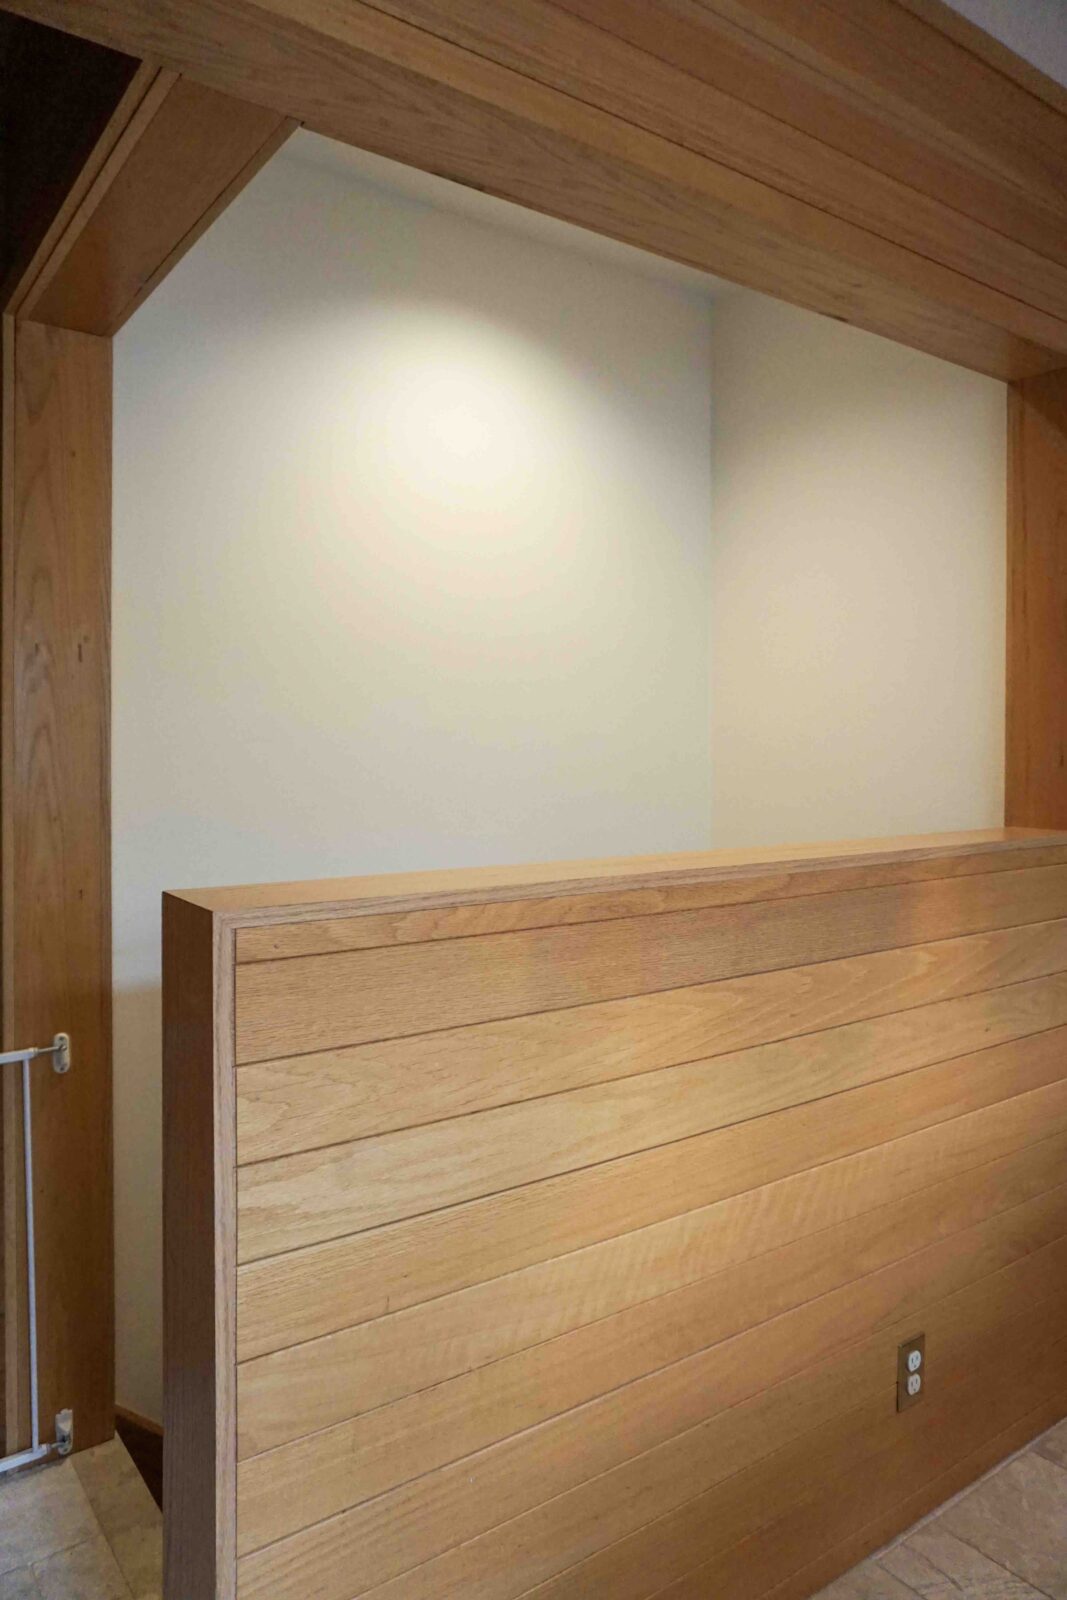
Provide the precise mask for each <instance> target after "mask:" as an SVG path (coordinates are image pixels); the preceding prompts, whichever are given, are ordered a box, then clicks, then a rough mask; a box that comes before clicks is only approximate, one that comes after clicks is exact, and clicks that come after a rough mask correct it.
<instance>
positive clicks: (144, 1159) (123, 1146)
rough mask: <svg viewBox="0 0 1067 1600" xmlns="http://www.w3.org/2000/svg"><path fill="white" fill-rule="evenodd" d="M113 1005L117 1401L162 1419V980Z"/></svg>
mask: <svg viewBox="0 0 1067 1600" xmlns="http://www.w3.org/2000/svg"><path fill="white" fill-rule="evenodd" d="M114 1007H115V1010H114V1029H115V1046H114V1059H115V1089H114V1096H115V1152H116V1160H115V1301H116V1304H115V1341H116V1352H115V1354H116V1368H117V1371H118V1373H119V1374H120V1380H119V1389H118V1392H117V1394H116V1401H117V1403H118V1404H119V1405H120V1406H123V1407H125V1408H126V1409H127V1410H130V1411H137V1412H140V1414H141V1415H142V1416H145V1417H149V1418H151V1419H152V1420H153V1421H155V1422H162V1420H163V1374H162V1371H161V1370H160V1368H159V1365H158V1361H157V1360H156V1356H157V1352H158V1339H157V1337H156V1332H155V1330H156V1329H157V1328H158V1327H159V1326H160V1322H161V1318H162V1302H163V1262H162V1254H161V1245H160V1216H161V1213H162V1207H163V1184H162V1179H163V1174H162V1160H163V1152H162V1082H161V1061H162V1016H163V1007H162V992H161V990H160V987H159V984H158V983H156V984H147V985H144V986H136V987H132V988H118V987H117V988H116V989H115V996H114ZM120 1153H121V1154H120Z"/></svg>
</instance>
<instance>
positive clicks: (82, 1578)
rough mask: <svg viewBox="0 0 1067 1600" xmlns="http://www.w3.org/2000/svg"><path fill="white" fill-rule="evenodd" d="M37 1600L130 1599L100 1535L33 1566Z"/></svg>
mask: <svg viewBox="0 0 1067 1600" xmlns="http://www.w3.org/2000/svg"><path fill="white" fill-rule="evenodd" d="M33 1575H34V1577H35V1578H36V1579H37V1587H38V1589H39V1590H40V1593H41V1600H130V1591H129V1587H128V1586H127V1583H126V1580H125V1578H124V1577H123V1576H122V1573H121V1572H120V1571H119V1568H118V1563H117V1562H116V1560H115V1557H114V1556H113V1555H112V1554H111V1547H110V1545H109V1544H108V1542H107V1540H106V1539H105V1538H104V1536H103V1534H102V1533H98V1534H97V1535H96V1537H95V1538H93V1539H89V1540H87V1541H86V1542H85V1543H84V1544H76V1545H75V1546H74V1547H73V1548H72V1549H70V1550H61V1551H60V1552H59V1554H58V1555H54V1556H50V1557H49V1558H48V1560H47V1561H42V1562H39V1563H38V1564H37V1565H35V1566H34V1569H33Z"/></svg>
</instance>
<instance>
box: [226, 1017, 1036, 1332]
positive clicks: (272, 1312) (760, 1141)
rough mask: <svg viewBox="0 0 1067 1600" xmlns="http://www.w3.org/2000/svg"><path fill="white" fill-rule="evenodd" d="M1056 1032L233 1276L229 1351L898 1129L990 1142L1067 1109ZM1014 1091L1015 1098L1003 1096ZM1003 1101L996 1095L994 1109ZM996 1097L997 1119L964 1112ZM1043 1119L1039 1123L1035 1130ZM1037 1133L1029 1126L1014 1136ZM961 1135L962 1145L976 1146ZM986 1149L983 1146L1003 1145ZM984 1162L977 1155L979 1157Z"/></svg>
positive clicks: (696, 1200)
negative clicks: (948, 1127)
mask: <svg viewBox="0 0 1067 1600" xmlns="http://www.w3.org/2000/svg"><path fill="white" fill-rule="evenodd" d="M1065 1039H1067V1034H1065V1033H1064V1031H1063V1030H1054V1031H1052V1032H1049V1033H1046V1034H1039V1035H1035V1036H1034V1037H1032V1038H1030V1039H1027V1040H1023V1041H1018V1042H1016V1043H1013V1044H1011V1045H1007V1046H1000V1047H996V1048H993V1049H990V1050H987V1051H982V1052H979V1053H978V1054H977V1055H974V1056H963V1057H959V1058H957V1059H955V1060H953V1061H950V1062H947V1063H941V1064H939V1065H937V1066H934V1067H929V1068H925V1069H923V1070H922V1071H920V1072H917V1073H915V1074H913V1075H912V1076H911V1077H910V1078H909V1080H908V1092H907V1095H906V1096H902V1095H901V1094H900V1092H899V1087H898V1086H897V1085H896V1084H894V1082H893V1081H892V1080H890V1081H888V1082H886V1083H878V1084H872V1085H869V1086H867V1087H866V1088H863V1089H857V1090H852V1091H850V1092H849V1093H848V1094H843V1095H836V1096H833V1097H831V1098H830V1099H829V1100H826V1101H820V1102H816V1103H815V1104H814V1105H805V1106H795V1107H790V1108H789V1109H788V1110H786V1111H781V1112H775V1113H772V1114H771V1115H770V1116H767V1117H762V1118H760V1119H758V1120H757V1121H756V1122H753V1123H748V1124H744V1125H742V1126H740V1127H738V1128H728V1129H722V1130H719V1131H717V1132H715V1133H713V1134H708V1135H703V1136H701V1137H698V1138H696V1139H692V1140H688V1141H686V1142H684V1143H682V1144H677V1145H672V1146H670V1147H669V1148H668V1149H666V1150H660V1151H652V1152H643V1153H642V1154H640V1155H638V1156H633V1157H628V1158H625V1159H624V1160H622V1161H619V1162H614V1163H607V1164H604V1165H602V1166H598V1167H595V1168H592V1169H590V1170H588V1171H586V1172H583V1173H578V1174H574V1175H573V1176H572V1175H566V1176H564V1177H562V1178H555V1179H548V1180H546V1181H544V1182H542V1183H538V1184H534V1185H531V1186H528V1187H526V1188H523V1189H518V1190H512V1191H510V1192H509V1193H508V1194H505V1195H500V1196H495V1197H493V1198H491V1199H489V1200H476V1201H472V1202H468V1204H467V1205H464V1206H458V1207H453V1208H450V1209H448V1210H444V1211H440V1212H434V1213H431V1214H429V1215H427V1216H424V1217H419V1218H415V1219H411V1220H409V1221H405V1222H402V1223H397V1224H393V1225H391V1226H390V1227H388V1228H383V1229H375V1230H372V1231H370V1232H368V1233H366V1234H359V1235H356V1236H354V1237H351V1238H348V1239H345V1240H343V1241H338V1242H336V1243H333V1242H332V1243H329V1244H326V1245H315V1246H311V1247H309V1248H307V1249H304V1250H298V1251H292V1252H289V1253H287V1254H286V1255H283V1256H280V1257H273V1258H268V1259H267V1260H265V1261H263V1262H255V1263H249V1264H248V1265H246V1266H243V1267H240V1268H239V1269H238V1284H237V1295H238V1352H239V1355H241V1356H249V1355H252V1354H253V1353H256V1352H257V1351H262V1350H269V1349H279V1348H281V1347H283V1346H285V1345H289V1344H292V1343H294V1342H295V1340H296V1339H298V1338H303V1339H305V1340H306V1339H310V1338H312V1337H314V1334H315V1333H316V1332H319V1333H324V1332H325V1331H326V1330H327V1329H328V1328H330V1327H334V1328H340V1329H343V1328H345V1327H347V1326H351V1325H354V1324H358V1323H359V1322H363V1321H367V1320H370V1318H372V1317H374V1316H381V1315H383V1314H385V1313H387V1312H389V1311H391V1310H399V1309H402V1308H403V1307H405V1306H409V1305H416V1304H418V1303H419V1302H421V1301H423V1300H428V1299H430V1298H431V1297H433V1296H434V1295H438V1294H446V1293H449V1292H451V1291H453V1290H456V1289H460V1288H463V1287H466V1286H467V1285H469V1284H472V1283H481V1282H485V1281H487V1280H488V1279H490V1278H493V1277H497V1276H499V1275H501V1274H503V1273H508V1272H515V1271H518V1270H519V1269H520V1268H522V1267H525V1266H530V1265H532V1264H534V1263H535V1262H539V1261H545V1260H549V1259H552V1258H554V1257H555V1256H558V1255H562V1254H565V1253H566V1252H568V1251H571V1250H578V1249H581V1248H583V1247H585V1246H587V1245H591V1244H595V1243H597V1242H598V1241H600V1240H603V1239H610V1238H614V1237H617V1236H618V1235H620V1234H623V1233H627V1232H630V1231H632V1230H633V1229H636V1228H642V1227H647V1226H649V1225H650V1224H652V1223H655V1222H660V1221H663V1220H665V1219H666V1218H668V1217H677V1216H679V1215H681V1214H683V1213H685V1212H687V1211H691V1210H693V1209H695V1208H696V1207H698V1206H704V1205H710V1204H712V1203H713V1202H715V1201H716V1200H721V1199H725V1198H727V1197H728V1196H729V1195H731V1194H740V1193H743V1192H745V1191H747V1190H750V1189H756V1188H759V1187H761V1186H762V1185H765V1184H769V1183H772V1182H773V1181H775V1180H776V1179H779V1178H784V1177H788V1176H789V1175H790V1174H792V1173H797V1172H801V1171H804V1170H805V1169H806V1168H809V1167H814V1166H820V1165H823V1164H824V1163H826V1162H829V1161H833V1160H835V1159H837V1158H839V1157H842V1156H846V1155H850V1154H852V1153H854V1152H856V1151H862V1150H865V1149H869V1148H871V1147H873V1146H878V1145H884V1144H885V1143H886V1142H887V1141H891V1140H895V1139H899V1138H902V1137H903V1136H904V1135H905V1134H908V1133H911V1132H913V1131H916V1130H918V1129H920V1128H926V1127H929V1126H933V1125H936V1124H939V1123H945V1122H954V1123H956V1124H957V1126H956V1127H955V1130H954V1132H955V1136H956V1137H957V1138H958V1139H959V1140H961V1141H962V1142H963V1143H964V1144H965V1145H968V1146H969V1147H971V1148H974V1149H978V1150H981V1149H983V1148H988V1144H987V1143H986V1141H988V1140H989V1139H990V1138H991V1137H992V1138H993V1139H994V1140H995V1141H996V1140H999V1139H1001V1138H1008V1139H1010V1138H1011V1137H1013V1130H1017V1129H1020V1128H1021V1129H1023V1130H1030V1129H1031V1128H1032V1127H1033V1120H1032V1119H1033V1118H1034V1116H1035V1114H1036V1115H1038V1116H1040V1117H1045V1118H1049V1119H1052V1118H1058V1117H1059V1116H1060V1115H1061V1114H1062V1109H1063V1107H1064V1105H1067V1085H1065V1084H1064V1083H1063V1082H1062V1081H1060V1080H1062V1078H1063V1072H1064V1061H1065V1055H1064V1044H1065ZM1008 1097H1011V1098H1008ZM1002 1102H1003V1103H1002ZM992 1106H996V1108H997V1109H996V1112H995V1114H994V1113H992V1112H990V1114H989V1116H986V1117H977V1118H974V1119H969V1118H967V1116H966V1113H969V1112H974V1111H977V1110H979V1109H981V1108H983V1107H992ZM1053 1126H1054V1124H1053V1123H1051V1122H1049V1123H1046V1129H1047V1131H1052V1130H1053ZM1027 1137H1033V1135H1032V1133H1029V1132H1028V1131H1026V1132H1024V1133H1023V1136H1022V1139H1021V1140H1020V1141H1019V1142H1024V1143H1025V1142H1026V1140H1027ZM972 1141H973V1143H972ZM1011 1147H1012V1146H1011V1144H1010V1143H1008V1144H998V1145H997V1146H996V1148H995V1149H994V1150H993V1151H992V1154H993V1155H997V1154H1001V1153H1002V1152H1003V1150H1005V1149H1010V1148H1011ZM982 1159H990V1157H988V1156H987V1157H984V1158H983V1156H982V1155H981V1154H978V1155H976V1156H975V1158H974V1163H973V1164H975V1165H977V1164H978V1163H979V1162H981V1160H982Z"/></svg>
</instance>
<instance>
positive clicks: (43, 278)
mask: <svg viewBox="0 0 1067 1600" xmlns="http://www.w3.org/2000/svg"><path fill="white" fill-rule="evenodd" d="M122 109H123V108H120V112H121V110H122ZM292 126H293V124H292V123H291V122H290V121H289V120H288V119H286V118H284V117H281V116H279V115H278V114H277V113H275V112H272V111H268V110H265V109H264V108H263V107H261V106H255V105H246V104H244V103H243V102H242V101H239V100H235V99H234V98H233V97H232V96H229V95H223V94H219V93H218V92H217V91H215V90H212V89H207V88H204V87H203V86H201V85H200V84H196V83H190V82H188V81H187V80H185V79H182V78H180V77H178V76H177V75H176V74H175V73H173V72H160V71H156V72H155V74H154V75H153V77H152V79H151V81H150V83H149V84H148V85H147V87H146V89H145V91H144V94H143V97H142V99H141V101H140V103H139V105H138V106H137V107H136V110H135V111H134V112H133V114H132V115H131V117H130V120H129V121H128V123H127V125H126V127H125V128H124V129H123V132H122V136H121V138H119V139H118V140H117V142H116V143H115V145H114V148H113V149H111V150H110V151H109V153H108V157H107V160H106V161H105V162H103V164H102V165H101V168H100V170H99V172H98V173H97V174H96V176H95V178H94V180H93V181H92V182H91V183H90V184H88V185H87V187H86V190H85V193H84V195H83V196H82V198H81V200H80V203H79V204H78V206H77V207H76V208H75V209H74V211H73V213H72V215H71V216H70V217H69V219H68V220H67V224H66V227H65V228H64V229H63V231H62V233H61V235H60V236H59V238H58V239H57V240H56V241H55V243H54V246H53V248H52V250H51V252H50V254H49V256H48V257H47V259H46V260H45V261H44V263H43V264H42V265H41V268H40V270H39V272H38V273H37V275H36V277H35V279H34V281H33V283H32V284H31V285H30V286H29V287H28V289H27V290H26V292H25V295H24V296H23V298H22V300H21V302H20V304H19V307H18V310H19V314H20V315H22V316H31V317H33V318H35V319H36V320H38V321H40V322H45V323H50V324H53V325H55V326H57V327H64V328H74V329H79V330H81V331H83V332H86V333H98V334H113V333H115V332H117V330H118V329H119V328H120V327H121V326H122V324H123V323H124V322H125V321H126V320H127V318H128V317H130V316H131V315H132V314H133V312H134V311H135V310H136V309H137V307H138V306H139V305H140V304H141V302H142V301H143V300H144V299H145V298H146V297H147V295H148V294H150V293H151V291H152V289H154V288H155V286H156V284H158V283H159V282H161V281H162V279H163V278H164V277H165V276H166V274H167V273H168V272H169V271H170V270H171V268H172V267H174V266H175V265H176V263H177V262H178V261H179V260H180V259H181V257H182V256H183V255H184V254H185V252H186V251H187V250H188V249H189V248H190V247H191V246H192V245H193V244H194V243H195V242H196V240H197V239H198V238H199V237H200V236H201V234H202V233H203V232H204V231H205V229H206V228H207V227H208V226H209V225H210V223H211V222H212V221H213V220H214V219H215V217H216V216H218V215H219V213H220V212H221V211H222V210H223V209H224V208H225V206H226V205H227V204H228V203H229V201H230V200H231V199H232V198H233V197H234V195H235V194H237V193H238V192H239V191H240V189H242V188H243V187H244V185H245V184H246V183H247V182H248V181H249V180H250V179H251V178H252V177H253V176H254V175H255V173H256V172H257V171H258V170H259V168H260V167H261V166H262V165H263V163H264V162H265V161H267V160H268V159H269V158H270V156H271V155H273V153H274V152H275V151H276V150H277V149H278V148H279V146H280V145H281V143H282V142H283V141H284V139H285V138H286V137H287V136H288V134H289V132H290V131H291V129H292Z"/></svg>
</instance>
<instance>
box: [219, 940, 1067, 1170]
mask: <svg viewBox="0 0 1067 1600" xmlns="http://www.w3.org/2000/svg"><path fill="white" fill-rule="evenodd" d="M257 931H258V930H257ZM1062 970H1067V921H1063V920H1060V921H1055V922H1040V923H1030V924H1026V925H1024V926H1022V927H1019V928H1006V929H1001V930H997V931H995V932H992V933H981V934H972V935H970V936H966V937H964V938H962V939H946V940H943V941H941V942H939V943H937V944H932V945H917V946H913V947H909V948H907V949H904V950H883V951H878V952H876V953H874V954H872V955H867V956H854V957H848V958H846V959H844V960H841V961H826V962H821V963H817V964H816V965H814V966H809V967H802V968H789V969H786V970H785V971H779V972H770V973H759V974H756V975H755V976H751V977H746V978H735V979H726V980H724V981H722V982H719V983H715V984H706V985H701V986H699V987H697V988H690V989H672V990H667V991H666V992H664V993H661V994H654V995H647V996H645V995H642V996H638V997H634V998H629V999H626V1000H612V1001H607V1002H604V1003H603V1004H598V1005H597V1004H595V1005H587V1006H582V1007H578V1008H575V1009H571V1010H564V1011H555V1012H548V1013H541V1014H537V1015H534V1016H529V1017H519V1018H514V1019H510V1020H508V1021H506V1022H500V1023H475V1024H474V1025H472V1026H470V1027H461V1028H452V1029H448V1030H446V1031H444V1032H441V1033H433V1034H422V1035H416V1036H414V1037H412V1038H407V1039H399V1040H388V1041H385V1042H383V1043H380V1044H367V1045H356V1046H353V1047H351V1048H349V1049H346V1050H332V1051H325V1052H312V1053H310V1054H308V1055H300V1056H292V1057H288V1058H285V1057H283V1058H281V1059H280V1060H275V1061H269V1062H260V1063H258V1064H253V1065H249V1066H245V1067H240V1068H238V1070H237V1128H238V1159H239V1161H240V1162H241V1163H242V1164H243V1163H246V1162H251V1161H263V1160H266V1159H267V1158H269V1157H271V1156H279V1155H286V1154H289V1153H291V1152H293V1151H298V1150H313V1149H316V1148H318V1147H320V1146H325V1145H331V1144H339V1143H343V1142H344V1141H345V1140H347V1139H362V1138H366V1137H367V1136H368V1135H371V1134H378V1133H387V1132H389V1131H390V1130H392V1129H400V1128H405V1127H411V1126H412V1125H414V1124H415V1123H416V1119H417V1123H418V1124H421V1123H423V1122H434V1121H437V1120H439V1119H443V1118H449V1117H458V1116H462V1115H464V1114H465V1113H468V1112H475V1111H482V1110H486V1109H488V1108H490V1107H492V1106H499V1105H515V1104H517V1103H519V1102H522V1101H526V1100H531V1099H535V1098H537V1097H540V1096H546V1095H553V1094H559V1093H562V1092H564V1091H566V1090H571V1089H580V1088H584V1087H585V1086H587V1085H590V1084H597V1083H604V1082H609V1081H611V1080H614V1079H619V1078H626V1077H630V1076H633V1075H635V1074H641V1073H648V1072H653V1071H655V1070H657V1069H658V1068H662V1067H669V1066H673V1065H676V1064H677V1063H679V1062H683V1061H693V1060H697V1059H700V1058H701V1057H704V1056H710V1055H713V1054H716V1053H722V1054H725V1053H727V1052H729V1051H731V1050H738V1049H742V1050H743V1049H745V1048H747V1047H749V1046H754V1045H761V1044H765V1043H768V1042H770V1041H772V1040H774V1039H780V1038H783V1037H789V1036H791V1035H796V1034H802V1033H814V1032H816V1031H818V1030H819V1029H824V1028H836V1027H840V1026H842V1025H844V1024H849V1023H852V1022H857V1021H861V1020H863V1019H864V1018H866V1017H870V1016H878V1015H881V1014H884V1012H885V1010H886V1008H887V1007H897V1008H899V1009H900V1010H901V1011H903V1010H906V1009H909V1008H911V1007H915V1006H922V1005H929V1004H933V1003H935V1002H938V1001H942V1000H949V999H952V998H954V997H955V996H958V995H967V994H975V993H977V992H979V991H984V990H991V989H996V988H999V987H1001V986H1002V985H1006V984H1012V983H1018V982H1022V981H1025V980H1027V979H1030V978H1035V977H1039V976H1042V975H1044V974H1046V973H1052V972H1057V971H1062Z"/></svg>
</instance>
